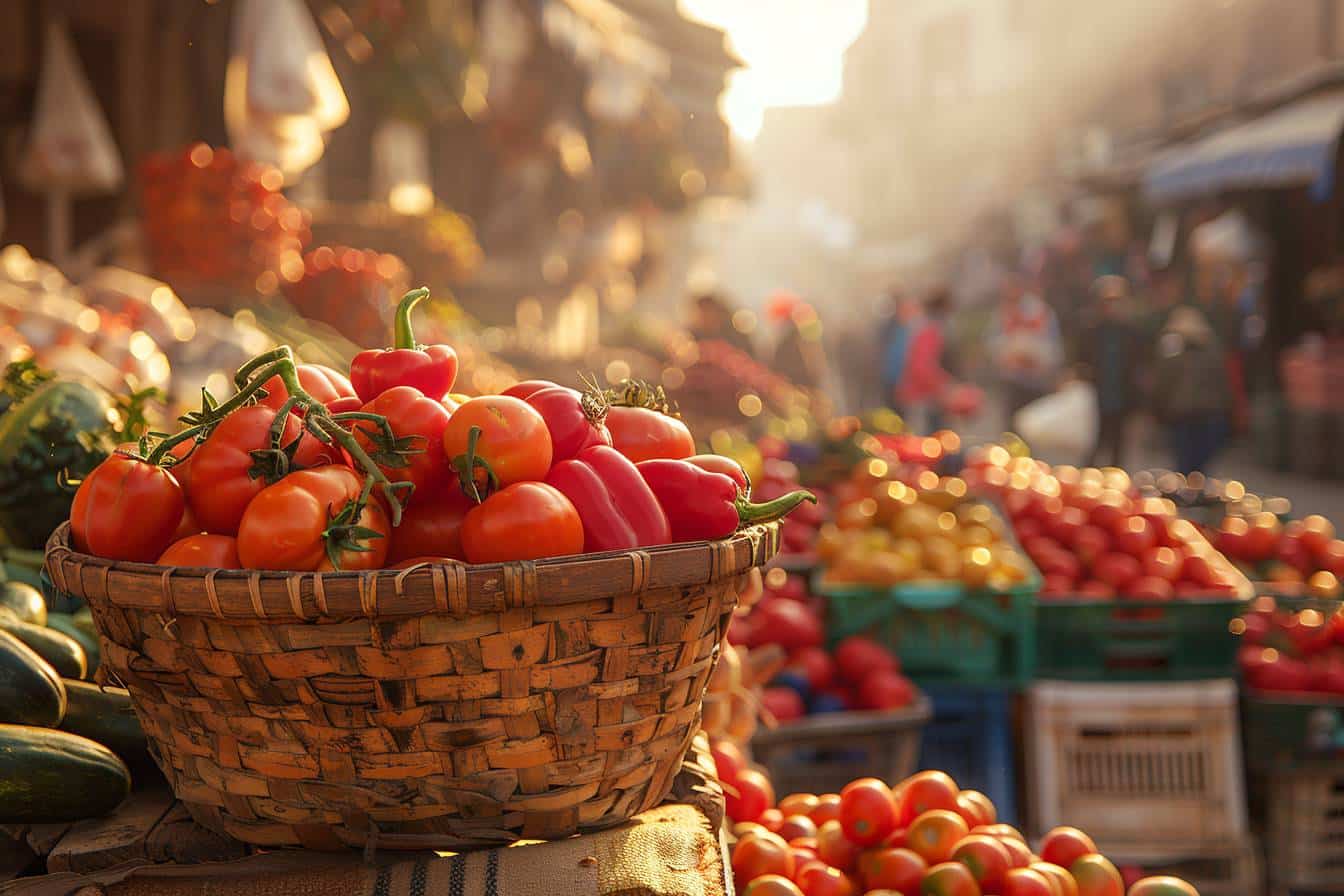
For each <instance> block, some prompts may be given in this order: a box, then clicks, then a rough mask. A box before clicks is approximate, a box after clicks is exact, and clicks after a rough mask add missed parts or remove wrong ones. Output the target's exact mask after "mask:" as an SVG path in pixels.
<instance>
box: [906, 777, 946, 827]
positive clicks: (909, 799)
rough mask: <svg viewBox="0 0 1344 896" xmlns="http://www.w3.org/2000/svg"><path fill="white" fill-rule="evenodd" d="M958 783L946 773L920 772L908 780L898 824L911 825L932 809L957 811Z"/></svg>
mask: <svg viewBox="0 0 1344 896" xmlns="http://www.w3.org/2000/svg"><path fill="white" fill-rule="evenodd" d="M960 792H961V791H960V790H958V788H957V782H956V781H953V780H952V778H951V776H950V775H948V774H946V773H944V772H935V771H928V772H919V773H918V774H916V775H912V776H911V777H909V778H906V779H905V781H904V782H903V783H902V786H901V804H900V813H899V818H898V823H899V824H902V825H907V826H908V825H909V824H910V823H911V822H913V821H914V820H915V819H916V818H917V817H919V816H920V815H923V814H924V813H925V812H928V811H929V810H930V809H947V810H950V811H953V812H955V811H956V809H957V794H958V793H960Z"/></svg>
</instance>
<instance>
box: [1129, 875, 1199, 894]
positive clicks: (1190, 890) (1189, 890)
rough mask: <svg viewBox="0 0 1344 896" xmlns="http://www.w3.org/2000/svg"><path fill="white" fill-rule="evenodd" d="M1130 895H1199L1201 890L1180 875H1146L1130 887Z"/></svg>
mask: <svg viewBox="0 0 1344 896" xmlns="http://www.w3.org/2000/svg"><path fill="white" fill-rule="evenodd" d="M1129 896H1199V892H1198V891H1197V890H1196V889H1195V888H1194V887H1192V886H1190V884H1188V883H1186V882H1185V881H1183V880H1181V879H1180V878H1179V877H1145V878H1144V879H1143V880H1140V881H1135V883H1134V886H1132V887H1130V888H1129Z"/></svg>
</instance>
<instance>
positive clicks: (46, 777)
mask: <svg viewBox="0 0 1344 896" xmlns="http://www.w3.org/2000/svg"><path fill="white" fill-rule="evenodd" d="M130 792H131V773H130V771H129V770H127V768H126V764H125V763H124V762H122V761H121V760H120V759H118V758H117V756H116V754H115V753H113V752H112V751H111V750H109V749H108V748H107V747H104V746H102V745H101V744H96V743H94V742H93V741H91V740H89V739H88V738H87V737H80V736H79V735H77V734H70V733H69V732H67V731H52V730H50V729H47V728H33V727H30V726H28V725H0V821H3V822H5V823H6V824H54V823H57V822H64V821H79V820H81V819H84V818H94V817H96V816H99V815H106V814H107V813H108V812H111V811H112V810H113V809H115V808H116V807H117V806H118V805H120V803H121V801H122V800H124V799H125V798H126V795H127V794H128V793H130Z"/></svg>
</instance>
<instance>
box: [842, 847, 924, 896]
mask: <svg viewBox="0 0 1344 896" xmlns="http://www.w3.org/2000/svg"><path fill="white" fill-rule="evenodd" d="M928 867H929V863H928V862H925V861H924V857H923V856H921V855H920V854H919V853H917V852H915V851H914V850H913V849H904V848H894V847H883V848H881V849H870V850H868V851H867V852H865V853H864V854H863V855H861V856H859V874H860V876H861V877H862V878H863V884H864V886H866V887H867V888H868V889H869V890H880V889H888V890H896V891H897V892H899V893H917V892H919V882H920V880H922V879H923V877H924V872H925V870H927V869H928Z"/></svg>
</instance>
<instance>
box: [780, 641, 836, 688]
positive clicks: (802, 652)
mask: <svg viewBox="0 0 1344 896" xmlns="http://www.w3.org/2000/svg"><path fill="white" fill-rule="evenodd" d="M789 668H794V669H799V670H801V671H802V673H803V675H804V676H805V677H806V678H807V686H808V687H809V688H811V689H812V690H814V691H819V690H822V689H823V688H828V687H830V686H831V684H832V683H833V682H834V681H835V662H834V661H833V660H832V659H831V655H830V654H829V653H827V652H826V651H825V650H824V649H823V648H821V647H800V648H798V649H797V650H795V651H794V652H793V653H791V654H790V655H789Z"/></svg>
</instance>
